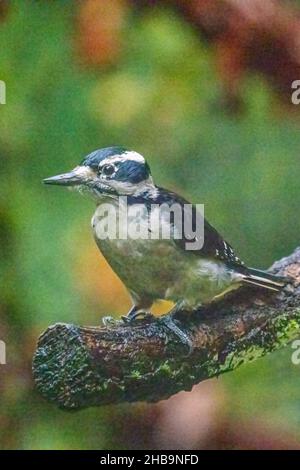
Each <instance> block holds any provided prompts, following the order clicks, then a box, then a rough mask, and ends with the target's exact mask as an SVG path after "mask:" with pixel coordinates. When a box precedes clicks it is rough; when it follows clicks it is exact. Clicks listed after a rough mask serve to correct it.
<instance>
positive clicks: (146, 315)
mask: <svg viewBox="0 0 300 470" xmlns="http://www.w3.org/2000/svg"><path fill="white" fill-rule="evenodd" d="M153 318H154V315H152V313H150V312H136V313H134V314H133V315H123V316H122V317H121V320H122V321H123V322H124V323H125V324H128V323H132V322H134V321H147V320H153Z"/></svg>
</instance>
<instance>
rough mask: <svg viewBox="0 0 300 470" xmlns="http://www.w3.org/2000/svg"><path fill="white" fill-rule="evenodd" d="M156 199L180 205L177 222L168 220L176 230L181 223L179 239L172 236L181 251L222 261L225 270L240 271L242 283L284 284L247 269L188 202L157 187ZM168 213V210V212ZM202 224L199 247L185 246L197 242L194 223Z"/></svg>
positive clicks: (266, 275)
mask: <svg viewBox="0 0 300 470" xmlns="http://www.w3.org/2000/svg"><path fill="white" fill-rule="evenodd" d="M160 198H161V200H164V202H166V203H167V204H170V205H172V204H174V202H176V203H177V204H180V206H181V208H182V218H181V221H180V220H179V221H178V219H176V220H175V218H173V220H171V222H172V223H173V224H174V232H176V231H177V228H176V224H178V223H181V224H182V225H181V229H180V233H181V234H182V236H181V237H180V238H175V237H174V243H175V244H176V246H177V247H178V248H180V249H182V250H185V251H189V252H190V253H191V255H194V256H199V257H203V258H210V259H215V260H216V261H222V262H224V263H225V264H226V265H227V266H228V268H229V269H233V270H234V271H236V272H238V273H240V274H241V275H242V276H243V282H245V283H246V284H253V285H257V286H260V287H264V288H267V289H271V290H280V289H281V288H282V287H283V285H284V283H283V282H282V280H281V279H278V278H277V277H276V276H273V275H271V274H269V273H266V272H264V271H260V270H257V269H252V268H248V267H247V266H245V264H244V263H243V261H241V260H240V258H239V257H238V256H237V255H236V254H235V252H234V250H233V248H232V246H231V245H230V244H229V243H228V242H226V240H224V239H223V237H222V236H221V235H220V234H219V233H218V231H217V230H216V229H215V228H214V227H213V226H212V225H210V223H209V222H208V221H207V220H206V219H205V218H204V216H203V215H202V214H199V213H198V212H197V207H196V206H195V205H192V204H190V203H188V202H187V201H186V200H185V199H183V198H181V197H180V196H178V195H177V194H175V193H172V192H170V191H166V190H160ZM171 216H172V213H171ZM199 221H200V222H202V224H203V230H202V233H203V239H202V240H200V242H201V243H200V244H199V245H200V248H199V249H192V250H191V249H189V248H188V246H189V244H190V243H191V242H199V240H196V238H195V237H196V236H197V235H196V232H197V230H196V223H199Z"/></svg>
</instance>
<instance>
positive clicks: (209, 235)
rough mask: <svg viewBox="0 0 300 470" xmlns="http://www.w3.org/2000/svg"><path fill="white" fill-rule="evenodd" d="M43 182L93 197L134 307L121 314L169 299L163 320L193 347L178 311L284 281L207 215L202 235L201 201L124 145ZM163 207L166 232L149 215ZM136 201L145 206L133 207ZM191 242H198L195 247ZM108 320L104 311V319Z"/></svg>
mask: <svg viewBox="0 0 300 470" xmlns="http://www.w3.org/2000/svg"><path fill="white" fill-rule="evenodd" d="M43 181H44V183H45V184H49V185H59V186H66V187H69V188H71V189H75V190H77V191H79V192H80V193H83V194H88V195H89V196H91V197H92V199H93V200H94V201H95V203H96V211H95V213H94V215H93V217H92V231H93V234H94V238H95V241H96V244H97V246H98V248H99V249H100V251H101V253H102V254H103V256H104V257H105V258H106V260H107V261H108V263H109V265H110V266H111V267H112V269H113V270H114V271H115V273H116V274H117V275H118V277H119V278H120V279H121V281H122V282H123V283H124V285H125V286H126V288H127V291H128V293H129V295H130V297H131V300H132V307H131V308H130V310H129V312H128V313H127V315H123V316H122V320H121V321H123V322H124V323H131V322H134V321H137V320H138V319H139V318H148V317H149V318H151V317H152V315H151V307H152V305H153V303H154V302H156V301H159V300H169V301H172V302H173V304H174V307H173V308H172V309H171V310H170V312H169V314H168V315H165V316H164V317H165V319H166V320H165V321H166V325H167V326H168V327H169V328H170V329H171V330H172V331H173V332H174V333H175V334H176V335H177V336H178V337H179V339H180V340H181V341H182V342H183V343H185V344H186V345H187V346H188V347H189V348H190V349H191V348H192V344H191V340H190V338H189V337H188V336H187V334H186V333H185V332H184V331H182V329H181V328H180V326H179V325H178V322H176V315H177V313H178V312H179V311H182V309H184V311H194V310H196V309H198V308H199V306H201V305H205V304H207V303H209V302H210V301H212V300H214V299H218V298H220V297H223V296H224V295H225V294H226V293H227V292H230V291H232V290H234V289H237V288H239V287H240V286H242V285H251V286H256V287H260V288H263V289H267V290H270V291H275V292H277V291H279V290H280V289H281V288H282V287H283V285H284V283H283V281H282V279H281V278H279V277H277V276H275V275H271V274H269V273H267V272H265V271H261V270H258V269H253V268H250V267H247V266H246V265H245V264H244V262H242V261H241V260H240V258H239V257H238V256H237V255H236V254H235V252H234V250H233V248H232V246H231V245H230V244H229V243H228V242H227V241H225V240H224V239H223V237H222V236H221V235H220V234H219V233H218V231H217V230H216V229H215V228H214V227H213V226H212V225H211V224H210V223H209V222H208V221H207V220H206V219H205V218H204V216H202V215H201V216H200V217H199V220H200V221H201V223H202V232H201V233H202V238H201V236H199V234H198V232H197V234H196V235H195V231H194V228H195V222H196V221H197V216H199V210H198V207H197V205H195V204H190V203H189V202H188V201H187V200H186V199H184V198H183V197H181V196H179V195H178V194H176V193H175V192H172V191H169V190H167V189H164V188H162V187H160V186H157V185H156V184H155V183H154V180H153V177H152V174H151V170H150V167H149V164H148V163H147V161H146V160H145V158H144V157H143V156H142V155H141V154H140V153H138V152H135V151H133V150H128V149H127V148H125V147H120V146H114V147H106V148H102V149H99V150H95V151H93V152H92V153H89V154H88V155H87V156H86V157H85V158H84V159H83V160H82V161H81V163H80V164H79V165H78V166H76V167H75V168H74V169H73V170H72V171H70V172H68V173H63V174H59V175H57V176H53V177H50V178H46V179H44V180H43ZM174 205H175V206H176V207H179V209H180V210H181V213H180V214H179V216H177V217H175V215H174V213H172V211H171V210H170V211H169V214H168V211H167V210H166V209H171V208H172V207H173V206H174ZM161 207H164V209H165V212H162V214H163V215H162V217H161V219H158V220H159V221H162V224H163V228H164V229H166V228H167V229H168V230H166V233H168V235H169V236H168V237H162V236H158V237H157V236H155V237H153V236H152V235H153V233H152V232H154V231H153V227H152V225H151V224H150V223H149V221H150V220H152V219H151V217H152V215H153V214H154V213H155V211H157V210H159V209H160V208H161ZM135 208H140V209H142V210H140V211H132V209H135ZM104 209H105V210H104ZM179 212H180V211H179ZM156 220H157V219H156ZM120 221H121V222H122V224H123V225H126V227H127V231H125V232H126V233H125V236H124V233H122V234H121V235H120V233H119V232H118V233H117V232H116V230H109V228H111V229H112V228H113V229H114V228H115V226H116V222H120ZM188 222H189V225H190V227H189V230H188V231H185V230H182V227H180V225H183V226H184V228H185V227H187V226H188ZM121 228H122V227H121ZM123 228H124V227H123ZM180 228H181V230H180ZM151 231H152V232H151ZM137 233H140V234H141V233H143V236H140V237H138V236H136V234H137ZM178 234H179V236H178ZM156 235H157V234H156ZM197 237H198V239H197ZM200 238H201V240H200ZM196 242H198V243H196ZM191 243H194V244H195V245H196V247H195V246H194V247H193V248H192V249H191V246H190V244H191ZM110 321H111V318H107V317H105V318H104V323H105V324H107V323H109V322H110Z"/></svg>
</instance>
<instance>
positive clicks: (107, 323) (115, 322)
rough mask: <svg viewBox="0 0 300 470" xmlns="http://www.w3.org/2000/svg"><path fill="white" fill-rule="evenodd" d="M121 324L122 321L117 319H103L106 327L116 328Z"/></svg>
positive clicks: (108, 317) (109, 317) (107, 317)
mask: <svg viewBox="0 0 300 470" xmlns="http://www.w3.org/2000/svg"><path fill="white" fill-rule="evenodd" d="M120 323H121V321H120V320H116V319H115V318H113V317H111V316H106V317H102V324H103V325H104V326H116V325H119V324H120Z"/></svg>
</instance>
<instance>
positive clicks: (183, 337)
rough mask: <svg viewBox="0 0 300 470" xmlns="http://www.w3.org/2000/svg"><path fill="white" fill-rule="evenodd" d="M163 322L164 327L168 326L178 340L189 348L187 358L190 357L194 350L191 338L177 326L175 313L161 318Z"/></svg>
mask: <svg viewBox="0 0 300 470" xmlns="http://www.w3.org/2000/svg"><path fill="white" fill-rule="evenodd" d="M161 322H162V323H163V324H164V326H166V328H167V329H168V330H170V331H171V332H172V333H174V334H175V335H176V336H177V338H179V339H180V341H181V343H183V344H184V345H185V346H187V348H188V353H187V356H190V355H191V354H192V352H193V350H194V346H193V342H192V340H191V338H190V337H189V336H188V335H187V334H186V333H185V332H184V331H183V330H182V329H181V328H180V327H179V326H178V325H177V324H176V319H175V318H174V315H173V313H171V314H168V315H164V316H163V317H162V318H161Z"/></svg>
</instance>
